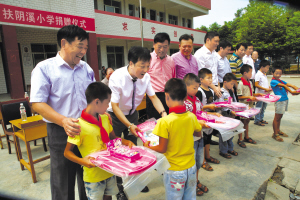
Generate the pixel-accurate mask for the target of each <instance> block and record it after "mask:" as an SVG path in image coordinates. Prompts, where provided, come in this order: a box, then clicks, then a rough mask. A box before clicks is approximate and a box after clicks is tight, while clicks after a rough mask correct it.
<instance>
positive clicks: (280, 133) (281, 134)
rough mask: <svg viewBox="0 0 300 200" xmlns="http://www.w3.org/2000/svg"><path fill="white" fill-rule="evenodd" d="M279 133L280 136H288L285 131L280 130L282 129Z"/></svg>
mask: <svg viewBox="0 0 300 200" xmlns="http://www.w3.org/2000/svg"><path fill="white" fill-rule="evenodd" d="M279 135H280V136H282V137H289V136H288V135H287V134H285V133H284V132H282V131H279Z"/></svg>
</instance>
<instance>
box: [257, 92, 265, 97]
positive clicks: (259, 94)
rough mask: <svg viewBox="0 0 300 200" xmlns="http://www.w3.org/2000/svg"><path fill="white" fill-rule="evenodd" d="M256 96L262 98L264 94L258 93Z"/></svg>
mask: <svg viewBox="0 0 300 200" xmlns="http://www.w3.org/2000/svg"><path fill="white" fill-rule="evenodd" d="M257 95H258V96H261V97H262V96H264V95H265V94H263V93H258V94H257Z"/></svg>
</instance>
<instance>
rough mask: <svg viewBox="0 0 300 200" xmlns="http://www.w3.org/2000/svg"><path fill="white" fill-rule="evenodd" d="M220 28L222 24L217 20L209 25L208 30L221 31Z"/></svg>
mask: <svg viewBox="0 0 300 200" xmlns="http://www.w3.org/2000/svg"><path fill="white" fill-rule="evenodd" d="M220 28H221V25H219V24H218V23H217V22H215V23H213V24H211V25H210V26H209V28H208V31H214V32H219V29H220Z"/></svg>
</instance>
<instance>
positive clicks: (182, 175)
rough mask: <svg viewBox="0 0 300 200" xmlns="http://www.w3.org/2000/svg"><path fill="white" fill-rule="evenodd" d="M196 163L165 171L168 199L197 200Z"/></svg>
mask: <svg viewBox="0 0 300 200" xmlns="http://www.w3.org/2000/svg"><path fill="white" fill-rule="evenodd" d="M196 172H197V169H196V165H194V166H193V167H191V168H189V169H186V170H182V171H172V170H167V171H166V172H165V173H164V186H165V191H166V200H196V185H197V180H196V179H197V178H196Z"/></svg>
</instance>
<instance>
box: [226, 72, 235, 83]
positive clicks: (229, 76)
mask: <svg viewBox="0 0 300 200" xmlns="http://www.w3.org/2000/svg"><path fill="white" fill-rule="evenodd" d="M232 80H237V79H236V76H235V75H234V74H233V73H227V74H225V76H224V77H223V82H224V81H226V82H230V81H232Z"/></svg>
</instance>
